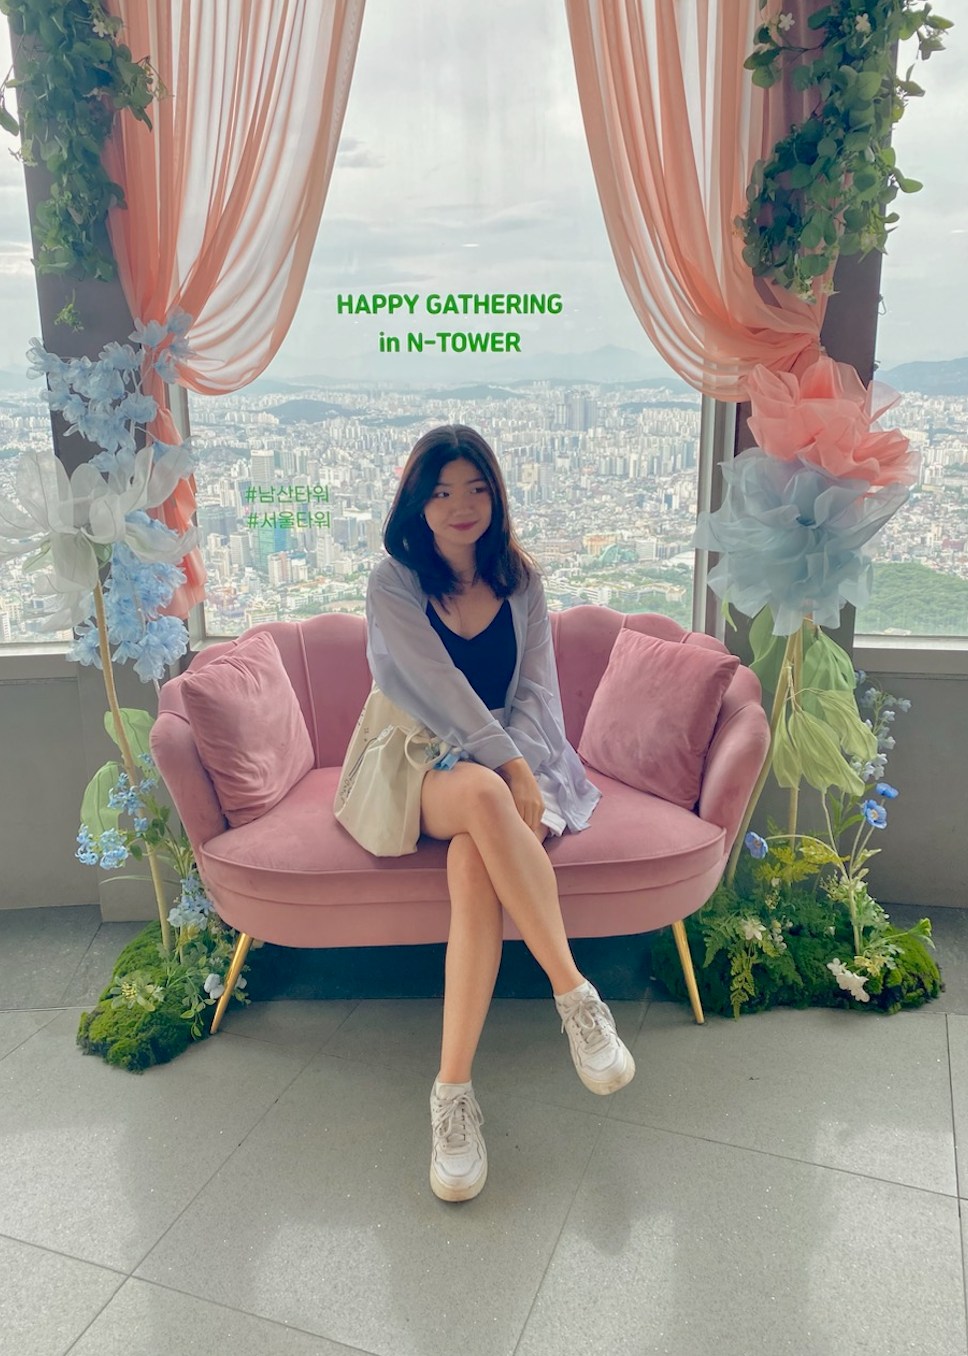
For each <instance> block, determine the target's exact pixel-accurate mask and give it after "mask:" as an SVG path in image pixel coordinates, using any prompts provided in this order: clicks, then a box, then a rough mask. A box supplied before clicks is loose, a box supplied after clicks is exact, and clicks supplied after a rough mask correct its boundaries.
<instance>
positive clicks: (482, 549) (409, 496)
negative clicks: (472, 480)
mask: <svg viewBox="0 0 968 1356" xmlns="http://www.w3.org/2000/svg"><path fill="white" fill-rule="evenodd" d="M461 457H463V458H464V459H465V460H466V461H469V462H470V463H471V464H472V465H473V466H474V467H476V469H477V470H478V472H479V473H480V475H481V476H482V478H483V479H484V481H485V483H486V485H487V489H488V493H489V495H490V497H491V522H490V525H489V526H488V529H487V531H486V532H485V533H484V535H483V536H482V537H480V538H479V540H478V542H477V550H476V561H475V564H476V567H477V575H478V578H479V579H483V580H484V581H485V583H487V584H489V585H490V587H491V588H492V589H493V590H494V593H495V594H496V595H497V597H498V598H507V597H508V595H509V594H512V593H515V592H516V591H517V590H518V588H520V586H521V585H522V583H525V582H527V581H528V580H529V579H530V578H531V571H532V570H537V565H536V564H535V562H534V560H533V559H532V558H531V557H530V556H529V555H528V553H527V552H526V551H525V550H524V548H523V547H522V546H521V543H520V542H519V541H518V539H517V537H516V536H515V534H514V528H513V527H512V526H511V515H510V512H509V509H508V492H507V489H506V488H505V485H504V477H503V476H502V475H501V468H500V467H499V466H498V464H497V458H496V457H495V455H494V453H493V451H492V450H491V448H490V447H489V446H488V444H487V443H486V442H485V441H484V439H483V438H482V437H481V435H480V434H479V433H478V432H476V430H474V429H472V428H468V427H467V425H466V424H443V425H441V427H440V428H434V429H431V430H430V432H429V433H425V434H424V435H423V437H421V438H418V440H417V442H416V443H415V444H414V448H413V451H412V452H411V453H410V456H409V457H408V459H407V464H406V466H405V467H404V468H403V474H402V476H401V477H400V484H399V485H398V486H397V492H396V495H395V496H394V499H393V503H392V505H391V506H390V512H389V513H388V514H387V519H386V522H385V523H384V525H383V544H384V546H385V547H386V549H387V551H388V552H389V553H390V555H391V556H393V558H394V560H399V561H400V563H401V564H402V565H407V566H409V567H410V569H411V570H414V571H415V572H416V574H417V576H418V578H419V579H420V587H421V588H422V589H423V591H424V593H426V594H427V595H428V596H429V597H431V598H436V599H438V600H440V599H442V598H443V597H444V596H445V594H448V593H459V592H460V591H461V585H460V580H459V579H458V577H457V574H456V573H455V571H454V569H453V567H452V566H451V565H450V564H448V562H447V561H446V560H445V559H444V557H443V556H442V555H441V554H440V552H439V551H438V550H437V544H436V542H435V541H434V534H433V532H431V530H430V528H429V527H428V526H427V523H426V522H425V521H424V518H423V510H424V508H425V507H426V505H427V504H428V503H429V501H430V498H431V496H432V494H433V492H434V490H435V489H436V488H437V482H438V481H439V480H440V473H441V471H442V470H443V468H444V467H445V466H446V465H447V464H448V462H452V461H457V460H458V459H459V458H461Z"/></svg>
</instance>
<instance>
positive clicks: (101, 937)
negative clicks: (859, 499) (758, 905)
mask: <svg viewBox="0 0 968 1356" xmlns="http://www.w3.org/2000/svg"><path fill="white" fill-rule="evenodd" d="M891 912H892V916H893V917H894V918H895V920H897V921H900V920H902V919H903V918H906V917H912V918H913V917H914V916H915V914H914V911H906V910H900V909H895V910H892V911H891ZM933 919H934V923H935V935H936V938H937V941H938V958H939V961H940V963H941V966H942V970H943V972H944V973H945V977H946V979H947V983H948V988H947V991H946V993H945V994H944V995H943V997H942V999H941V1000H939V1001H938V1002H936V1003H934V1004H932V1005H930V1006H929V1007H928V1008H925V1009H922V1010H920V1011H918V1012H914V1013H903V1014H899V1015H898V1016H895V1017H889V1018H888V1017H883V1016H876V1015H868V1014H859V1013H849V1012H828V1011H812V1012H788V1011H780V1012H773V1013H765V1014H762V1015H760V1016H757V1017H750V1018H745V1019H743V1020H742V1021H740V1022H738V1023H733V1022H730V1021H724V1020H722V1019H719V1018H715V1017H714V1018H711V1019H710V1020H709V1021H708V1023H707V1025H706V1026H705V1027H703V1028H699V1027H696V1026H695V1025H694V1024H693V1023H692V1021H691V1020H690V1017H689V1014H688V1011H687V1010H686V1009H685V1008H680V1007H677V1006H674V1005H672V1004H669V1003H665V1002H661V1001H657V1000H652V999H651V998H650V996H648V995H647V996H646V998H645V999H644V1001H643V1002H641V1003H629V1002H625V1003H619V1004H615V1005H614V1006H615V1011H616V1017H617V1019H618V1022H619V1026H620V1029H621V1030H622V1032H623V1033H624V1035H625V1037H626V1039H627V1040H628V1041H629V1043H630V1044H632V1045H633V1048H634V1052H635V1056H636V1062H637V1064H638V1074H637V1077H636V1079H635V1081H634V1082H633V1083H632V1084H631V1085H630V1087H629V1088H627V1089H625V1090H624V1091H623V1092H620V1093H618V1094H616V1095H615V1096H614V1097H613V1098H609V1099H600V1098H597V1097H594V1096H592V1094H591V1093H588V1092H586V1091H585V1089H584V1088H583V1087H582V1086H581V1084H580V1083H579V1082H578V1080H577V1078H576V1077H575V1074H574V1072H573V1070H572V1068H571V1064H570V1062H569V1059H568V1055H567V1048H566V1045H565V1041H564V1038H563V1037H562V1036H561V1035H560V1033H559V1030H558V1024H557V1022H556V1020H555V1015H554V1010H553V1008H552V1006H551V1004H550V1001H549V1002H547V1003H543V1002H537V1001H531V1002H527V1001H515V1000H498V1001H496V1002H495V1005H494V1007H493V1009H492V1012H491V1016H490V1018H489V1021H488V1025H487V1028H486V1031H485V1035H484V1040H483V1043H482V1048H481V1053H480V1056H479V1059H478V1063H477V1065H476V1067H475V1086H476V1088H477V1091H478V1095H479V1097H480V1099H481V1102H482V1104H483V1108H484V1115H485V1120H486V1125H485V1134H486V1137H487V1144H488V1150H489V1156H490V1175H489V1179H488V1184H487V1187H486V1188H485V1190H484V1192H483V1194H482V1195H481V1196H480V1197H479V1198H478V1199H477V1200H475V1201H472V1202H469V1203H467V1204H464V1205H456V1206H455V1205H445V1204H443V1203H442V1202H440V1201H438V1200H436V1199H435V1198H434V1196H433V1195H432V1194H431V1191H430V1188H429V1185H428V1182H427V1169H428V1161H429V1156H428V1145H429V1118H428V1109H427V1098H428V1094H429V1088H430V1083H431V1080H432V1078H433V1075H434V1073H435V1072H436V1063H435V1055H436V1047H437V1038H438V1029H439V1021H440V1013H439V1004H438V1003H437V1002H430V1001H422V1000H407V1001H393V1002H391V1001H370V1000H367V1001H363V1002H352V1001H334V1002H316V1003H295V1002H279V1003H263V1004H257V1005H254V1006H252V1007H251V1008H248V1009H245V1010H236V1011H235V1012H233V1013H232V1014H231V1016H230V1017H229V1018H228V1019H227V1021H226V1025H225V1031H224V1034H223V1035H221V1036H219V1037H218V1038H216V1039H215V1040H212V1041H207V1042H204V1043H203V1044H201V1045H199V1046H197V1047H195V1048H193V1049H192V1050H190V1051H189V1052H188V1053H187V1054H186V1055H184V1056H183V1057H182V1058H180V1059H178V1060H176V1061H175V1062H174V1063H173V1064H170V1065H167V1066H165V1067H162V1068H158V1069H154V1070H151V1071H149V1072H148V1073H147V1074H145V1075H143V1076H142V1077H135V1076H132V1075H130V1074H125V1073H121V1072H119V1071H116V1070H112V1069H109V1068H107V1066H105V1065H104V1064H103V1063H101V1061H99V1060H97V1059H85V1058H83V1057H82V1056H81V1055H80V1054H79V1053H78V1052H77V1050H76V1048H75V1045H74V1033H75V1030H76V1026H77V1017H78V1014H79V1012H80V1011H81V1009H82V1007H83V1005H84V1004H85V1003H90V1001H91V1000H93V998H94V997H95V996H96V993H97V991H98V989H99V988H100V987H101V985H102V984H103V983H104V981H105V979H106V978H107V975H108V974H109V972H110V965H111V962H112V960H113V959H114V957H115V956H116V954H117V952H118V951H119V950H120V947H121V946H122V944H123V943H124V942H125V941H126V940H127V939H128V938H129V937H130V936H132V935H133V934H134V933H135V932H137V931H138V929H139V925H137V924H130V925H129V924H105V925H103V926H99V924H98V920H97V914H96V912H95V911H94V910H93V909H87V908H76V909H59V910H36V911H31V910H18V911H13V912H0V1277H2V1280H0V1356H64V1354H65V1353H67V1352H70V1353H71V1356H115V1354H117V1356H122V1353H123V1354H124V1356H147V1354H148V1353H150V1352H155V1351H164V1352H170V1353H172V1356H196V1353H197V1354H198V1356H202V1353H204V1354H205V1356H210V1354H211V1353H213V1352H221V1351H226V1352H232V1353H233V1356H336V1354H337V1353H344V1356H346V1353H348V1352H351V1351H363V1352H376V1353H381V1356H437V1353H444V1352H446V1353H448V1356H453V1354H454V1353H460V1354H461V1356H465V1354H466V1356H491V1354H492V1353H493V1354H494V1356H510V1354H511V1353H517V1356H560V1354H561V1353H571V1352H580V1353H582V1356H651V1354H652V1353H656V1354H658V1353H668V1354H669V1356H782V1354H783V1353H790V1356H866V1354H867V1353H877V1354H878V1356H901V1353H908V1352H911V1353H919V1354H920V1353H931V1356H966V1352H968V1346H966V1319H965V1286H964V1268H963V1261H962V1248H963V1236H962V1228H963V1226H962V1221H961V1202H960V1197H968V1157H966V1147H965V1146H966V1145H968V913H961V912H955V911H952V910H937V911H934V913H933ZM591 977H592V978H593V979H594V978H595V976H594V975H592V976H591ZM606 996H607V994H606Z"/></svg>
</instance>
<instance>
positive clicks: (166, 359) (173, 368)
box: [154, 348, 178, 386]
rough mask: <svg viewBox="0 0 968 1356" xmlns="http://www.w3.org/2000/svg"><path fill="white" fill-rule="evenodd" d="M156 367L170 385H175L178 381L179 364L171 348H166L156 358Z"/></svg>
mask: <svg viewBox="0 0 968 1356" xmlns="http://www.w3.org/2000/svg"><path fill="white" fill-rule="evenodd" d="M154 369H155V371H156V372H157V373H158V375H159V377H161V379H162V381H166V382H167V383H168V385H169V386H174V385H175V384H176V383H177V381H178V364H177V363H176V362H175V358H174V355H173V354H172V352H171V349H170V348H166V349H165V350H164V351H163V352H162V353H161V354H159V356H158V357H157V358H156V359H155V362H154Z"/></svg>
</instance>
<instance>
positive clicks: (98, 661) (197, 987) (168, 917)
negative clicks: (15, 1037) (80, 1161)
mask: <svg viewBox="0 0 968 1356" xmlns="http://www.w3.org/2000/svg"><path fill="white" fill-rule="evenodd" d="M189 324H190V317H188V316H187V315H185V314H184V313H181V312H177V313H175V314H173V315H172V316H170V317H169V318H168V319H167V320H166V321H164V322H161V321H150V322H148V323H147V324H144V325H143V324H141V323H140V322H139V323H138V325H137V328H136V330H135V332H134V334H132V335H131V339H132V340H134V341H135V342H136V344H137V345H138V347H137V348H134V347H132V346H131V345H130V344H126V345H121V344H117V343H112V344H108V345H107V346H106V347H105V348H104V349H102V350H101V353H100V355H99V357H98V359H97V360H96V361H92V360H90V359H88V358H78V359H74V360H71V361H66V360H64V359H61V358H59V357H57V356H56V355H55V354H51V353H48V352H47V351H46V350H45V349H44V348H43V346H42V345H41V344H40V342H39V340H35V341H34V343H33V344H32V346H31V358H32V360H33V365H32V372H33V374H34V375H35V376H45V377H46V378H47V383H48V390H47V391H46V392H45V395H46V398H47V401H48V404H49V405H50V406H51V408H52V409H55V410H59V411H60V412H61V413H62V414H63V415H64V418H65V420H66V421H67V424H68V426H69V428H68V431H69V432H70V433H74V432H79V433H81V434H82V435H83V436H84V437H85V438H87V439H88V440H89V441H91V442H93V443H94V444H96V445H97V446H98V447H100V448H101V451H100V452H99V453H97V454H96V455H95V456H94V457H93V458H92V460H91V461H89V462H86V463H84V464H83V465H81V466H79V467H78V468H77V469H76V470H75V471H74V472H73V474H72V475H71V476H68V474H67V472H66V470H65V469H64V467H63V465H62V464H61V462H60V461H58V460H57V458H56V457H55V456H54V453H53V450H52V449H48V450H47V451H46V452H26V453H24V454H23V455H22V456H21V459H20V462H19V464H18V468H17V480H16V485H17V496H18V499H19V501H20V502H19V505H17V504H8V503H0V559H8V558H13V557H15V556H19V555H25V554H27V553H29V552H33V554H32V555H31V556H30V558H29V559H28V560H27V561H26V562H25V564H24V570H25V572H31V573H32V575H33V580H34V590H35V592H36V594H37V595H38V596H39V597H41V598H44V599H45V600H47V601H48V603H50V604H52V607H51V610H50V611H49V614H48V617H47V620H46V622H45V629H47V630H51V631H60V630H63V629H65V628H72V629H73V630H74V632H75V640H74V642H73V644H72V645H71V647H70V649H69V650H68V658H70V659H74V660H76V661H77V662H79V663H81V664H94V665H96V666H97V667H98V668H100V669H101V670H102V672H103V674H104V685H105V693H106V697H107V706H108V710H107V712H106V713H105V719H104V724H105V729H106V730H107V733H108V735H109V736H110V737H111V739H112V740H113V741H114V743H115V744H116V745H117V746H118V750H119V754H120V761H117V760H112V761H110V762H108V763H106V764H105V765H104V766H103V767H102V768H100V769H99V771H98V772H97V773H95V775H94V777H93V778H92V779H91V782H90V784H89V785H88V787H87V790H86V791H85V793H84V798H83V802H82V806H81V830H80V833H79V834H78V848H77V853H76V855H77V856H78V858H79V859H80V860H81V861H82V862H86V863H88V864H90V865H100V866H101V867H102V869H105V870H115V869H118V868H120V867H121V866H122V865H123V864H124V863H125V862H126V861H127V860H128V859H129V858H131V859H132V860H133V861H135V862H140V861H144V862H145V863H146V865H147V867H148V873H149V876H148V878H149V879H150V880H151V882H152V885H153V888H154V894H155V901H156V904H157V907H158V921H157V922H156V923H153V924H151V925H149V927H148V928H147V929H146V930H145V932H144V933H143V934H142V935H141V936H140V937H138V938H136V939H135V941H134V942H132V943H131V945H130V946H129V947H127V948H126V949H125V951H124V952H122V954H121V956H120V957H119V958H118V961H117V963H116V965H115V967H114V974H113V976H112V981H111V983H110V984H109V985H108V986H107V988H106V989H105V991H104V992H103V994H102V995H101V999H100V1002H99V1003H98V1005H97V1007H96V1008H95V1009H94V1011H93V1012H91V1013H85V1014H84V1015H83V1017H82V1019H81V1025H80V1030H79V1033H78V1041H79V1043H80V1045H81V1046H82V1048H83V1049H84V1050H86V1051H89V1052H92V1053H98V1054H101V1055H103V1056H104V1058H105V1059H107V1060H108V1061H109V1062H110V1063H113V1064H119V1065H121V1066H123V1067H125V1068H129V1069H142V1068H145V1067H147V1066H148V1065H150V1064H157V1063H162V1062H164V1061H165V1060H168V1059H171V1058H172V1057H173V1056H174V1055H175V1054H178V1053H179V1052H180V1050H182V1049H184V1048H185V1047H186V1046H187V1045H188V1044H189V1043H190V1042H191V1040H192V1039H198V1038H199V1037H202V1036H204V1035H207V1034H208V1030H209V1028H210V1025H211V1016H212V1008H213V1006H214V1004H215V1002H216V1001H217V999H218V997H219V996H220V994H221V993H222V991H223V985H222V979H223V976H224V974H225V971H226V970H227V968H228V965H229V961H230V958H231V954H232V951H233V947H234V933H233V932H232V931H231V930H230V929H228V928H226V927H224V926H223V924H222V923H221V922H220V921H219V919H218V917H217V916H216V914H215V913H214V911H213V910H212V906H211V902H210V901H209V900H208V899H207V897H206V895H205V892H204V889H203V888H202V885H201V882H200V880H199V877H198V872H197V870H196V869H195V863H194V860H193V857H192V850H191V846H190V844H189V842H188V839H187V837H186V836H185V834H184V831H182V830H179V832H178V834H176V833H175V832H174V830H173V829H172V827H171V825H170V823H169V817H170V814H171V810H170V807H169V806H168V805H166V804H164V803H163V802H162V801H161V800H160V799H159V793H160V788H159V785H158V777H157V770H156V769H155V767H154V764H153V762H152V760H151V755H150V752H149V748H148V739H149V734H150V730H151V725H152V717H151V716H150V715H149V714H148V713H147V712H146V711H139V710H131V709H122V708H121V706H120V704H119V702H118V697H117V692H116V688H115V682H114V665H115V664H118V663H125V662H127V661H133V664H134V669H135V672H136V673H137V674H138V676H139V678H141V680H142V681H143V682H151V683H153V684H154V685H155V688H156V690H157V687H158V683H159V680H160V679H161V678H162V677H163V675H164V672H165V669H166V667H167V666H168V665H169V664H171V663H172V662H174V661H175V660H176V659H177V658H179V657H180V656H181V655H182V654H184V652H185V650H186V649H187V647H188V631H187V628H186V626H185V623H184V621H183V620H182V619H181V618H179V617H177V616H171V615H168V614H167V613H166V611H165V609H167V608H169V605H170V604H171V603H172V600H173V597H174V594H175V591H176V589H178V588H179V586H180V585H182V584H183V583H184V582H185V575H184V574H183V572H182V571H181V570H180V569H179V568H178V566H177V564H176V562H178V561H180V560H182V559H183V557H184V556H185V554H186V553H187V552H188V551H189V550H190V549H191V548H192V547H193V545H194V540H195V534H194V529H191V530H189V531H188V532H185V533H182V534H179V533H178V532H176V531H173V530H172V529H171V528H169V527H166V526H165V524H164V523H162V522H160V521H158V520H157V519H156V518H153V517H152V516H150V513H149V510H152V509H157V508H159V507H160V506H161V505H163V504H164V503H165V501H166V500H167V499H168V498H169V496H171V495H172V493H173V492H174V491H175V489H176V487H177V486H178V484H179V482H180V481H181V480H182V479H183V478H185V477H187V476H188V475H190V473H191V464H192V463H191V454H190V449H189V447H188V445H187V443H184V442H182V443H179V444H166V443H164V442H161V441H160V440H159V439H158V438H157V437H154V436H153V432H152V427H153V424H154V421H155V419H156V416H157V415H158V413H159V409H158V404H157V402H156V401H155V399H154V398H153V397H152V396H150V395H148V394H146V393H145V392H144V390H143V389H142V376H143V374H146V373H148V374H150V375H151V376H152V378H154V377H160V378H161V379H162V380H163V381H167V382H171V381H174V380H176V379H177V375H178V364H179V361H180V360H181V359H183V358H184V357H186V356H187V355H188V353H189V349H188V344H187V341H186V339H185V338H184V336H185V333H186V331H187V329H188V327H189ZM139 441H141V442H142V443H143V444H144V445H143V446H140V447H139ZM122 815H125V816H127V817H128V820H129V821H130V823H129V824H128V825H127V826H123V825H122V821H121V817H122ZM163 868H165V869H167V871H168V873H169V874H168V877H167V879H165V878H163V875H162V871H163ZM171 886H175V887H176V888H177V889H178V890H179V895H178V899H177V902H176V903H175V905H174V907H172V906H171V903H170V898H171V896H170V895H169V894H168V887H171ZM240 987H241V989H243V990H244V988H245V983H244V980H242V981H240V985H237V986H236V990H235V992H236V994H237V995H238V999H239V1001H241V1002H245V1001H247V999H246V995H245V994H244V992H239V988H240Z"/></svg>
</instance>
